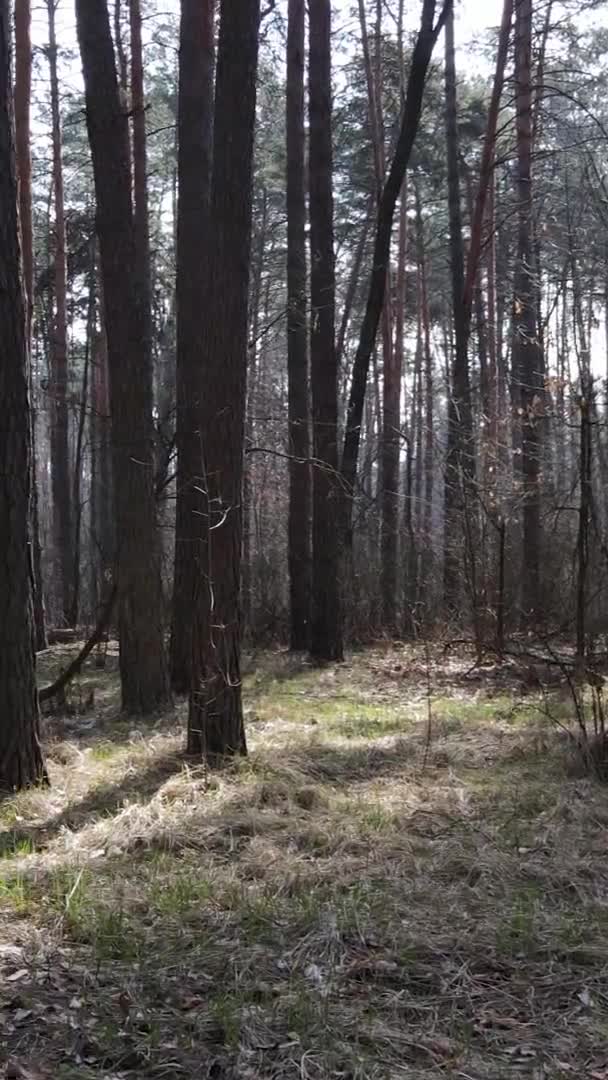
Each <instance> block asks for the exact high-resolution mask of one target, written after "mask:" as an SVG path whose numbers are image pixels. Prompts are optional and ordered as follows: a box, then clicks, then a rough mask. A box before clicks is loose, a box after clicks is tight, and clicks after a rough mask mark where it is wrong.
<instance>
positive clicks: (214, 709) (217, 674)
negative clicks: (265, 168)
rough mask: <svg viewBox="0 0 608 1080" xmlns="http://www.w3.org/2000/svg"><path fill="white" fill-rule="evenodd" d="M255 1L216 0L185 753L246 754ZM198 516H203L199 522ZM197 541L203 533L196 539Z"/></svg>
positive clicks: (257, 10)
mask: <svg viewBox="0 0 608 1080" xmlns="http://www.w3.org/2000/svg"><path fill="white" fill-rule="evenodd" d="M259 18H260V0H239V3H238V5H235V4H234V3H233V2H232V0H222V4H221V14H220V35H219V45H218V60H217V77H216V84H215V110H214V142H213V149H214V159H213V174H212V185H211V203H210V207H211V213H210V219H209V236H208V247H209V264H208V265H209V274H208V282H207V288H206V304H205V312H206V313H207V316H206V317H205V318H204V321H203V323H202V329H203V333H202V344H203V349H202V352H203V355H204V357H205V363H206V385H205V393H204V395H203V397H202V402H201V421H202V422H201V430H202V448H203V477H204V484H205V490H206V493H207V521H206V524H207V530H206V542H207V548H206V566H204V568H203V574H202V575H201V576H200V577H199V581H198V583H197V595H196V610H195V626H194V657H195V660H194V669H195V670H194V676H195V680H196V682H195V684H194V689H193V691H192V693H191V695H190V707H189V716H188V749H189V750H190V751H191V752H196V753H198V754H202V755H204V756H205V757H206V759H207V760H208V761H210V762H214V761H218V760H221V759H222V758H223V757H225V756H226V755H232V754H239V753H244V752H245V750H246V744H245V729H244V724H243V705H242V698H241V672H240V649H241V621H240V585H241V541H242V482H243V450H244V434H245V399H246V382H247V330H248V319H247V308H248V294H249V271H250V261H251V218H252V195H253V135H254V127H255V102H256V78H257V61H258V33H259ZM201 520H202V521H203V522H204V521H205V519H204V518H202V519H201ZM204 538H205V537H204Z"/></svg>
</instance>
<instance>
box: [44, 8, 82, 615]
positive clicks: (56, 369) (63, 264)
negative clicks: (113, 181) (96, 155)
mask: <svg viewBox="0 0 608 1080" xmlns="http://www.w3.org/2000/svg"><path fill="white" fill-rule="evenodd" d="M56 4H57V0H47V12H48V23H49V47H48V58H49V69H50V81H51V123H52V144H53V202H54V215H55V216H54V222H53V241H54V243H53V269H54V298H55V311H54V318H53V330H52V334H51V388H50V389H51V476H52V491H53V543H54V548H55V552H54V554H55V558H54V563H55V567H56V572H57V574H58V578H59V582H60V596H61V606H62V610H63V618H64V621H65V622H66V624H67V625H68V626H72V625H73V623H74V614H75V613H74V577H73V575H74V521H73V507H72V492H71V484H70V448H69V415H68V400H67V398H68V312H67V289H68V264H67V251H66V235H65V205H64V192H63V162H62V135H61V110H60V105H59V75H58V70H57V36H56V32H55V9H56Z"/></svg>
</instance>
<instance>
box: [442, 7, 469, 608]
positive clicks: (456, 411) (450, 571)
mask: <svg viewBox="0 0 608 1080" xmlns="http://www.w3.org/2000/svg"><path fill="white" fill-rule="evenodd" d="M445 96H446V110H445V111H446V148H447V172H448V211H449V219H450V270H451V278H452V311H453V321H454V350H453V354H452V361H451V365H450V367H451V377H450V380H449V381H450V387H449V399H448V446H447V459H446V470H445V489H444V562H443V592H444V603H445V606H446V610H447V611H448V612H450V613H453V612H455V611H456V610H457V609H458V606H459V599H460V596H459V593H460V589H459V585H460V583H461V581H462V567H463V562H462V552H463V540H464V531H463V525H464V517H465V514H466V513H467V507H466V505H465V503H466V501H467V499H468V498H469V496H470V481H471V479H472V477H473V475H474V471H475V460H474V445H473V417H472V411H471V387H470V382H469V358H468V336H469V328H468V324H467V317H466V311H465V306H464V243H463V238H462V209H461V203H460V171H459V158H458V113H457V100H456V64H455V49H454V9H453V7H450V9H449V11H448V15H447V19H446V24H445ZM469 501H470V499H469ZM469 554H470V553H469Z"/></svg>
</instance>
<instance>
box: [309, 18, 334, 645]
mask: <svg viewBox="0 0 608 1080" xmlns="http://www.w3.org/2000/svg"><path fill="white" fill-rule="evenodd" d="M309 33H310V47H309V70H308V93H309V130H310V136H309V140H310V143H309V184H310V247H311V273H310V294H311V319H312V327H311V336H310V349H311V376H312V411H313V453H314V458H315V464H314V471H313V540H312V543H313V586H312V589H313V616H312V634H311V655H312V656H313V658H314V659H316V660H320V661H332V660H342V659H343V645H342V612H341V596H340V592H341V590H340V576H341V575H340V537H339V533H338V528H337V523H338V520H339V508H340V501H341V495H340V484H339V476H338V368H337V356H336V346H335V268H334V223H333V190H332V158H333V150H332V127H331V124H332V102H331V8H330V2H329V0H310V3H309Z"/></svg>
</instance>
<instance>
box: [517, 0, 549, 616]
mask: <svg viewBox="0 0 608 1080" xmlns="http://www.w3.org/2000/svg"><path fill="white" fill-rule="evenodd" d="M515 93H516V110H517V198H518V232H517V257H516V262H515V296H514V302H513V384H514V391H515V405H516V408H517V410H518V412H517V415H518V416H519V417H520V430H521V450H522V453H521V470H522V481H523V542H522V610H523V612H524V614H525V616H526V617H527V618H530V619H535V618H537V617H538V615H539V613H540V612H539V608H540V601H541V597H540V511H541V505H540V503H541V496H540V482H539V481H540V467H541V431H540V424H541V422H542V420H541V417H542V412H543V393H544V392H543V364H542V359H543V358H542V351H541V348H540V344H539V338H538V326H537V306H536V289H535V280H534V259H533V247H532V234H533V222H532V171H531V162H532V3H531V0H519V3H518V4H517V7H516V13H515Z"/></svg>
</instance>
